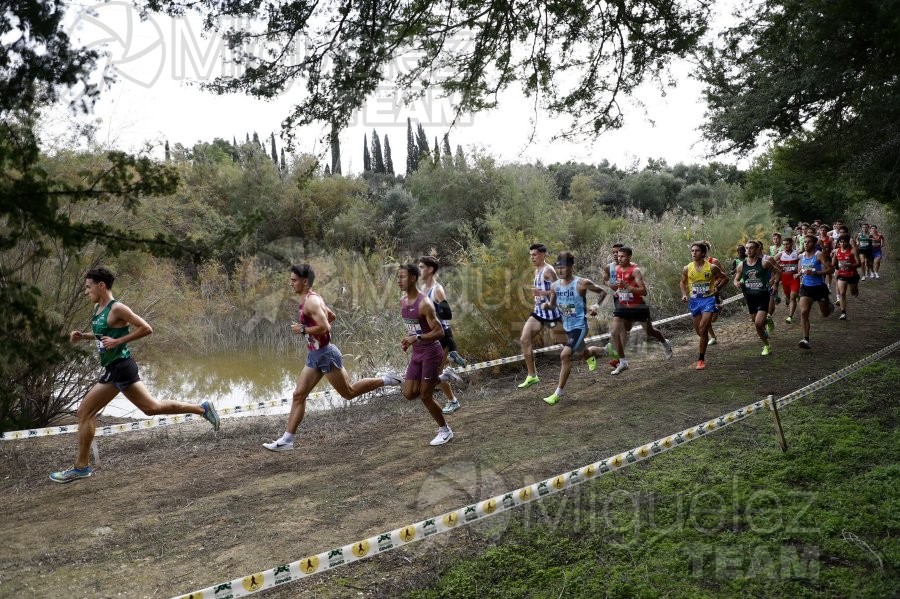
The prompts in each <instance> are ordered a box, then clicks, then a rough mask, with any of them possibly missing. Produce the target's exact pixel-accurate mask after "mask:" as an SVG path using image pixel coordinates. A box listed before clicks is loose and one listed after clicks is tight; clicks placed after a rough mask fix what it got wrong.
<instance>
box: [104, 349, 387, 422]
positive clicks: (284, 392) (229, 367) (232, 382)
mask: <svg viewBox="0 0 900 599" xmlns="http://www.w3.org/2000/svg"><path fill="white" fill-rule="evenodd" d="M305 359H306V352H305V351H300V350H298V351H296V352H286V353H280V352H271V351H246V352H241V353H222V354H212V355H204V356H165V357H162V358H160V359H157V360H152V361H148V360H147V359H142V358H141V356H137V360H138V364H139V366H140V374H141V380H142V381H143V382H144V384H145V385H146V386H147V388H148V389H149V390H150V393H151V394H152V395H153V396H154V397H156V398H157V399H171V400H177V401H185V402H188V403H200V402H202V401H207V400H209V401H212V402H213V403H214V404H215V406H216V407H217V408H219V409H222V408H234V407H237V406H246V405H250V404H255V403H256V402H259V401H269V400H280V399H282V398H290V397H291V394H292V393H293V391H294V387H295V385H296V382H297V377H298V376H299V375H300V371H301V369H302V368H303V364H304V361H305ZM354 362H355V360H354V356H353V355H347V354H345V356H344V366H345V368H347V370H348V371H349V372H350V373H351V378H355V376H354V375H357V374H358V375H361V376H374V374H372V373H354V368H353V367H354ZM385 370H386V369H385ZM329 389H331V385H329V384H328V382H327V381H326V380H325V379H324V378H323V379H322V380H321V381H320V382H319V384H318V385H316V388H315V389H314V390H313V392H318V391H326V390H329ZM357 401H358V400H357ZM347 403H348V402H346V401H345V400H344V399H343V398H341V397H340V396H337V395H336V394H335V395H334V396H333V397H328V398H314V399H310V400H309V401H308V402H307V406H306V409H307V411H322V410H330V409H334V408H337V407H341V406H344V405H346V404H347ZM288 409H289V408H288V407H278V408H268V409H267V410H266V412H265V413H268V414H279V413H286V412H287V411H288ZM103 413H104V414H105V415H107V416H115V417H120V418H145V417H146V416H145V415H144V413H143V412H141V411H140V410H138V409H137V408H136V407H134V405H133V404H132V403H131V402H129V401H128V400H127V399H125V396H124V395H121V394H120V395H118V396H117V397H116V398H115V399H114V400H113V401H112V402H110V404H109V405H108V406H107V407H106V409H105V410H104V412H103ZM255 414H259V412H255Z"/></svg>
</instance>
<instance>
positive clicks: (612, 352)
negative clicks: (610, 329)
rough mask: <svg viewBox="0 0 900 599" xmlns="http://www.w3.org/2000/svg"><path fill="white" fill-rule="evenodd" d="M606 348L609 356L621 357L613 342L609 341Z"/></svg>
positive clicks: (613, 357) (615, 358)
mask: <svg viewBox="0 0 900 599" xmlns="http://www.w3.org/2000/svg"><path fill="white" fill-rule="evenodd" d="M605 349H606V356H607V357H608V358H612V359H613V360H618V359H619V352H617V351H616V348H614V347H613V344H612V343H607V344H606V348H605Z"/></svg>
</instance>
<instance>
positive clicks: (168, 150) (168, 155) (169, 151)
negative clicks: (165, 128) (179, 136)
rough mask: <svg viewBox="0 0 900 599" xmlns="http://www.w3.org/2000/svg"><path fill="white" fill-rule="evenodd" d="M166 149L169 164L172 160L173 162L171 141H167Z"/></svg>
mask: <svg viewBox="0 0 900 599" xmlns="http://www.w3.org/2000/svg"><path fill="white" fill-rule="evenodd" d="M164 149H165V156H166V162H169V161H170V160H172V151H171V150H170V149H169V140H168V139H167V140H166V145H165V148H164Z"/></svg>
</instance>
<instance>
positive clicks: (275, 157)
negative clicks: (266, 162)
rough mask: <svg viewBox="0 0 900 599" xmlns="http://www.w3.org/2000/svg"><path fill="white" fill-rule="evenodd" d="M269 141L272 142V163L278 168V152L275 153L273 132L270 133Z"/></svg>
mask: <svg viewBox="0 0 900 599" xmlns="http://www.w3.org/2000/svg"><path fill="white" fill-rule="evenodd" d="M270 139H271V141H272V162H274V163H275V166H276V167H277V166H278V152H276V151H275V132H274V131H273V132H272V135H271V137H270Z"/></svg>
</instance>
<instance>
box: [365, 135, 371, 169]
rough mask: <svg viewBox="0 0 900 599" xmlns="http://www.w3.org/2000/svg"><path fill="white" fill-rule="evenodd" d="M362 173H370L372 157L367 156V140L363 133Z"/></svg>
mask: <svg viewBox="0 0 900 599" xmlns="http://www.w3.org/2000/svg"><path fill="white" fill-rule="evenodd" d="M363 172H364V173H371V172H372V155H371V154H369V140H368V138H367V137H366V134H365V133H363Z"/></svg>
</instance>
